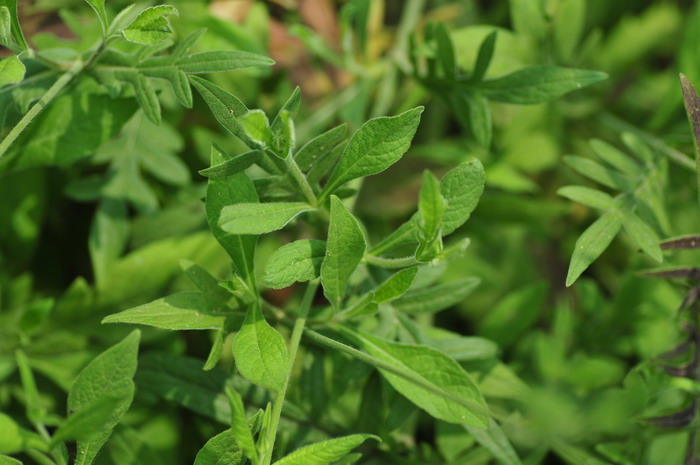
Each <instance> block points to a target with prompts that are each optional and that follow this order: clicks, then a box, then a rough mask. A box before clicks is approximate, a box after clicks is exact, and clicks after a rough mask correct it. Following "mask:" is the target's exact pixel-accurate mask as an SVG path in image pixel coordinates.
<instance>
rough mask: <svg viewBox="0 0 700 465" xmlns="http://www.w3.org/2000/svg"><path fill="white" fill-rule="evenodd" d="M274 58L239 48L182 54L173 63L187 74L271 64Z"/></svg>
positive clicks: (217, 71)
mask: <svg viewBox="0 0 700 465" xmlns="http://www.w3.org/2000/svg"><path fill="white" fill-rule="evenodd" d="M274 64H275V60H273V59H272V58H268V57H266V56H263V55H258V54H257V53H251V52H244V51H241V50H209V51H206V52H201V53H195V54H194V55H187V56H183V57H182V58H180V59H178V60H177V61H176V62H175V65H176V66H177V67H178V68H179V69H180V70H182V71H183V72H185V73H187V74H204V73H219V72H222V71H232V70H234V69H240V68H250V67H253V66H272V65H274Z"/></svg>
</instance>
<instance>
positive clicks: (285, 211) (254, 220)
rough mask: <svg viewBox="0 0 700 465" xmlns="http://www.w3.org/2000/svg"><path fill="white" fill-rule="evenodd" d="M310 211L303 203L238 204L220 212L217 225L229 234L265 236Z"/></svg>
mask: <svg viewBox="0 0 700 465" xmlns="http://www.w3.org/2000/svg"><path fill="white" fill-rule="evenodd" d="M310 210H313V208H312V207H311V205H308V204H306V203H303V202H278V203H238V204H234V205H229V206H227V207H224V209H223V210H221V216H220V217H219V225H221V228H222V229H223V230H224V231H226V232H229V233H231V234H265V233H269V232H271V231H276V230H278V229H282V228H284V227H285V226H286V225H287V223H289V222H290V221H291V220H292V219H294V218H295V217H296V216H297V215H299V214H300V213H302V212H307V211H310Z"/></svg>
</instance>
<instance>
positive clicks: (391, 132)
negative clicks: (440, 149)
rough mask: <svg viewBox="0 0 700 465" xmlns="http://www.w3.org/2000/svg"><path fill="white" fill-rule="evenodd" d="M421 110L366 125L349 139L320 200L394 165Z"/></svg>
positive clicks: (410, 135) (373, 120) (410, 111)
mask: <svg viewBox="0 0 700 465" xmlns="http://www.w3.org/2000/svg"><path fill="white" fill-rule="evenodd" d="M421 113H423V107H416V108H414V109H412V110H408V111H406V112H404V113H401V114H400V115H397V116H391V117H381V118H374V119H371V120H369V121H367V122H366V123H365V124H363V125H362V127H361V128H360V129H359V130H358V131H357V132H356V133H355V135H353V136H352V139H350V142H349V143H348V145H347V147H345V151H344V152H343V156H342V158H341V159H340V162H339V163H338V165H337V166H336V167H335V170H334V171H333V173H332V174H331V177H330V178H329V179H328V183H327V184H326V186H325V187H324V189H323V193H322V194H321V197H323V198H326V197H327V196H328V195H329V194H331V193H333V192H334V191H335V190H336V189H337V188H338V187H340V186H341V185H343V184H345V183H346V182H348V181H352V180H353V179H356V178H360V177H363V176H370V175H372V174H377V173H380V172H382V171H384V170H385V169H387V168H389V167H390V166H391V165H393V164H394V163H396V162H397V161H398V160H399V158H401V156H402V155H403V154H404V153H405V152H406V150H408V147H409V146H410V145H411V140H412V139H413V135H414V134H415V133H416V130H417V129H418V123H420V115H421Z"/></svg>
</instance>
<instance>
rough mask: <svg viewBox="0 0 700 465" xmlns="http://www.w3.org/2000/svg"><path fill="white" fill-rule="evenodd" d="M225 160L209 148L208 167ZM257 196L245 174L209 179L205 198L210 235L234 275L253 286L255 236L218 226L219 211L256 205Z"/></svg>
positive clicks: (219, 153) (217, 152)
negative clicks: (227, 261)
mask: <svg viewBox="0 0 700 465" xmlns="http://www.w3.org/2000/svg"><path fill="white" fill-rule="evenodd" d="M224 160H226V155H225V154H224V153H223V152H220V151H218V150H217V149H216V147H212V151H211V164H212V165H217V164H220V163H222V162H223V161H224ZM257 201H258V194H257V192H256V191H255V186H254V185H253V183H252V181H251V180H250V178H249V177H248V176H247V175H246V174H245V173H238V174H235V175H233V176H229V177H226V178H220V179H209V184H208V187H207V197H206V203H205V206H206V211H207V222H208V223H209V229H210V230H211V232H212V234H213V235H214V237H215V238H216V240H217V241H219V244H221V246H222V247H223V248H224V249H225V250H226V252H227V253H228V254H229V256H230V257H231V259H232V260H233V264H234V267H235V268H236V270H237V271H238V273H239V274H240V275H241V276H242V277H243V278H244V279H245V280H246V281H247V282H248V283H249V285H250V284H251V283H254V282H255V280H254V261H255V244H256V242H257V237H255V236H240V235H232V234H229V233H227V232H226V231H224V230H223V229H222V228H221V227H220V226H219V220H220V218H221V211H222V209H223V208H224V207H225V206H228V205H231V204H236V203H241V202H246V203H247V202H257Z"/></svg>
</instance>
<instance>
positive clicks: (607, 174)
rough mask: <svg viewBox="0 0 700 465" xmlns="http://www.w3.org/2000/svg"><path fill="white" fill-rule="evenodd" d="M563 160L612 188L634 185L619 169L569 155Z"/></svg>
mask: <svg viewBox="0 0 700 465" xmlns="http://www.w3.org/2000/svg"><path fill="white" fill-rule="evenodd" d="M564 162H565V163H566V164H567V165H569V166H570V167H572V168H573V169H575V170H576V171H578V172H579V173H581V174H582V175H584V176H586V177H588V178H590V179H592V180H594V181H596V182H598V183H600V184H602V185H604V186H607V187H610V188H612V189H618V190H621V191H629V190H632V189H634V187H635V186H634V183H633V182H632V181H631V180H629V179H627V178H626V177H625V176H624V175H623V174H622V173H620V172H619V171H617V170H615V169H612V168H606V167H605V166H603V165H601V164H600V163H597V162H595V161H593V160H589V159H588V158H583V157H577V156H572V155H570V156H566V157H564Z"/></svg>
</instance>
